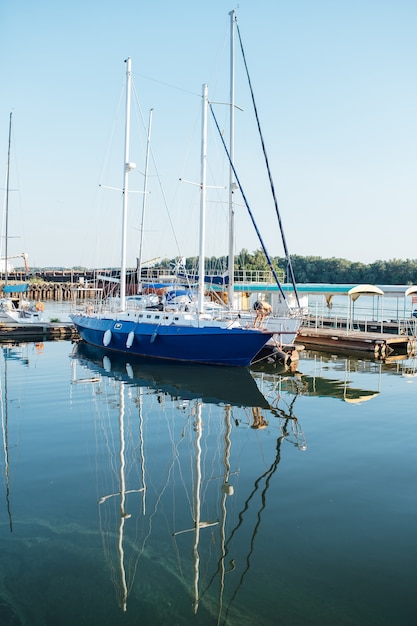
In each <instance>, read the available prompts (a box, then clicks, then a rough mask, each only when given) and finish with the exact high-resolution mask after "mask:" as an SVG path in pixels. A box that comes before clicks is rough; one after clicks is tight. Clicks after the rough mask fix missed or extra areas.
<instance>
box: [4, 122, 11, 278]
mask: <svg viewBox="0 0 417 626" xmlns="http://www.w3.org/2000/svg"><path fill="white" fill-rule="evenodd" d="M11 141H12V113H10V118H9V147H8V150H7V174H6V207H5V209H6V210H5V218H6V224H5V241H4V257H5V258H4V264H5V268H4V284H5V285H7V281H8V278H9V185H10V146H11Z"/></svg>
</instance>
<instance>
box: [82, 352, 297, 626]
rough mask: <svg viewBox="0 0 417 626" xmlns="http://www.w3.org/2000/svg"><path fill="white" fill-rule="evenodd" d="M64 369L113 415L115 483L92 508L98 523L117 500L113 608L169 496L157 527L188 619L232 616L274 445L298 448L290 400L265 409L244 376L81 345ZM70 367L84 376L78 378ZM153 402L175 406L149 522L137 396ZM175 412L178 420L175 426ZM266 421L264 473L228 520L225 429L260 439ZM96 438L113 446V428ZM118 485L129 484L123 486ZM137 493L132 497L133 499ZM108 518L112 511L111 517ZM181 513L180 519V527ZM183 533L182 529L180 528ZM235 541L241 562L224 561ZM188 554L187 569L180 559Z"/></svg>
mask: <svg viewBox="0 0 417 626" xmlns="http://www.w3.org/2000/svg"><path fill="white" fill-rule="evenodd" d="M73 365H74V371H73V383H74V384H81V383H84V384H85V383H90V384H92V385H95V387H96V391H95V393H96V394H99V395H100V396H105V395H106V394H107V397H106V401H105V404H104V406H105V408H106V410H108V407H109V406H112V407H113V406H114V407H115V408H116V407H117V408H118V412H119V415H118V425H119V428H118V435H119V436H118V441H117V445H118V453H116V451H112V453H111V455H110V459H111V467H112V469H113V471H114V472H115V473H116V474H117V485H118V489H116V490H115V488H114V486H113V485H112V488H111V490H110V491H111V493H108V494H107V495H105V496H101V497H100V498H99V505H100V507H101V508H100V519H101V520H102V518H103V513H102V507H103V505H105V504H108V503H109V501H110V500H113V499H118V501H119V504H118V508H117V516H118V517H119V519H118V522H117V523H116V519H113V523H114V528H115V530H114V531H113V533H111V529H110V528H109V525H108V523H107V524H106V526H107V530H108V531H110V536H112V535H113V538H114V539H116V538H115V537H114V534H115V532H116V529H117V533H116V534H117V541H115V542H114V543H115V545H117V558H115V559H114V563H110V560H109V566H110V567H111V569H112V577H113V579H114V582H115V584H116V587H117V596H118V600H119V605H120V607H121V609H122V610H123V611H126V610H127V604H128V595H129V592H130V590H131V588H132V585H133V584H134V575H135V574H136V573H137V571H138V570H140V567H138V565H139V560H140V556H141V555H143V554H144V552H145V545H146V543H148V542H149V541H151V537H150V532H151V527H152V525H153V524H154V523H155V521H156V519H155V516H156V515H157V513H158V512H160V510H162V509H164V508H165V505H164V496H165V495H167V494H170V498H171V502H172V506H173V510H172V521H171V520H170V521H169V522H168V520H167V523H168V526H169V525H170V524H172V528H173V530H172V532H171V533H170V535H171V537H172V540H173V547H174V553H175V555H176V559H177V561H178V569H177V571H176V572H174V575H175V576H176V577H180V580H181V582H182V585H183V587H184V590H185V591H186V593H187V594H190V595H191V596H192V602H193V607H194V612H195V614H196V613H197V612H198V610H199V608H200V605H201V604H204V611H205V612H208V613H210V614H213V613H215V612H216V611H217V619H218V621H219V622H221V621H222V620H223V619H227V617H228V614H229V612H230V611H232V614H233V602H234V599H235V597H236V596H237V594H238V591H239V589H240V588H241V586H242V584H243V581H244V579H245V576H246V574H247V572H248V570H249V568H250V561H251V557H252V554H253V552H254V549H255V537H256V535H257V533H258V531H259V528H260V526H261V520H262V514H263V512H264V510H265V508H266V501H267V491H268V487H269V484H270V481H271V479H272V476H273V474H274V473H275V471H276V470H277V467H278V465H279V462H280V459H281V444H282V441H283V440H284V439H285V438H289V437H290V435H293V437H294V443H295V444H296V445H297V446H298V447H299V448H300V449H301V450H305V449H306V444H305V439H304V435H303V433H302V431H301V428H300V426H299V424H298V421H297V419H296V417H295V416H294V415H293V405H294V402H295V399H296V396H294V398H293V399H292V401H291V404H290V406H289V409H288V412H286V411H285V410H284V409H282V408H280V407H273V406H271V405H270V404H269V401H268V400H267V399H266V398H265V396H264V395H263V394H262V393H261V392H260V391H259V388H258V386H257V384H256V381H255V378H254V376H253V375H252V374H251V372H250V371H249V370H247V369H244V368H221V369H220V368H215V367H204V366H193V365H184V366H182V365H178V364H175V365H174V364H169V365H164V364H160V363H154V362H152V361H149V360H143V359H136V360H135V359H134V360H129V361H127V360H126V358H124V357H120V355H116V354H115V353H109V352H106V351H105V350H101V349H98V348H95V347H92V346H89V345H88V344H85V343H83V342H81V343H80V344H78V345H77V346H76V347H75V349H74V353H73ZM77 366H78V371H77V369H76V368H77ZM80 366H82V368H81V369H82V370H84V372H83V371H81V372H80ZM85 370H87V371H88V376H86V375H85ZM126 393H127V394H128V395H129V397H130V400H131V401H132V400H133V406H135V407H136V410H133V411H132V408H130V409H129V413H130V415H129V419H131V418H132V417H133V420H134V422H133V424H132V423H130V424H127V420H126V417H127V416H126V401H125V400H126V399H125V394H126ZM155 393H156V394H157V398H158V403H159V406H160V408H161V410H163V411H166V410H167V408H168V405H170V407H169V408H170V411H172V409H173V408H174V407H175V409H176V417H175V418H174V419H173V421H172V422H170V425H169V428H170V441H171V445H172V450H171V456H172V458H171V459H170V460H169V462H168V463H167V471H166V473H165V482H164V483H163V485H162V489H161V492H160V494H159V495H158V496H157V499H156V501H154V504H153V506H152V509H151V513H150V515H148V516H147V515H146V506H145V500H146V497H145V494H146V493H147V492H148V490H147V487H146V484H147V483H152V484H155V476H151V475H150V471H151V470H150V468H149V464H148V463H147V452H146V450H147V445H146V435H145V434H144V430H145V429H146V428H145V429H144V403H143V400H144V395H145V396H146V395H147V396H149V394H151V395H152V394H155ZM131 406H132V402H131ZM219 407H221V412H222V413H223V417H222V418H221V419H219V415H218V408H219ZM236 407H241V408H243V410H244V413H243V414H241V413H239V415H238V416H234V415H233V409H234V408H236ZM213 409H215V410H216V413H217V414H215V413H214V411H213ZM178 413H179V415H180V416H181V422H180V423H179V422H178ZM271 418H272V419H274V420H275V421H276V422H277V424H279V425H278V428H279V432H280V434H279V437H278V439H277V444H276V450H275V457H274V459H273V461H272V463H271V464H270V466H269V467H268V468H267V469H266V471H264V472H262V474H261V475H259V476H258V477H257V478H256V479H255V481H254V486H253V487H252V489H251V491H250V493H249V495H248V497H247V498H246V499H245V500H243V499H242V495H240V497H239V498H238V502H240V503H241V504H240V510H239V504H237V506H238V509H236V505H235V506H234V507H233V508H234V509H235V515H234V517H231V516H229V518H228V510H227V509H228V502H229V500H230V499H231V498H232V497H234V494H235V487H236V485H237V484H238V481H239V474H240V469H239V467H240V463H241V461H239V463H236V459H235V458H234V456H233V455H232V429H233V428H235V429H240V430H241V429H244V428H246V429H247V428H248V427H249V428H250V429H251V430H252V431H257V430H260V431H262V430H263V429H265V428H266V427H267V426H268V421H269V420H270V419H271ZM147 419H152V418H149V417H148V418H147ZM127 432H128V433H129V444H130V445H131V446H132V450H131V451H129V444H128V441H127V437H126V435H127ZM135 433H136V442H135ZM102 434H103V435H104V437H105V440H106V447H107V448H109V449H110V445H109V442H110V441H112V442H113V441H114V434H115V429H114V424H113V425H112V434H111V435H109V434H108V433H105V431H104V426H103V427H102ZM128 456H130V462H132V461H133V465H134V467H132V465H131V463H130V464H129V463H128V462H127V457H128ZM163 456H164V457H165V458H164V460H165V461H168V456H167V455H166V451H165V452H164V455H163ZM117 462H118V468H117V472H116V465H117ZM232 464H233V466H232ZM148 473H149V476H148ZM128 477H129V479H130V481H131V484H128ZM138 494H142V495H141V498H139V497H138ZM130 503H133V508H134V509H135V511H136V513H135V514H132V512H131V508H130V507H131V506H132V505H131V504H130ZM148 510H149V509H148ZM115 511H116V509H115V510H114V511H113V515H115ZM187 511H188V512H189V516H190V517H189V521H188V526H187V519H186V513H187ZM236 513H237V516H236ZM115 516H116V515H115ZM117 516H116V517H117ZM107 522H108V521H107ZM189 522H191V525H190V524H189ZM245 522H246V524H247V523H248V522H249V523H250V524H251V525H252V530H251V532H250V537H248V538H246V534H247V529H246V528H245V532H244V533H243V537H245V539H242V538H240V537H239V533H240V530H241V529H242V528H243V525H244V523H245ZM128 524H131V525H132V527H135V533H136V534H135V537H134V538H130V539H128V537H127V533H128V530H129V529H128V527H127V525H128ZM184 524H185V527H184V528H182V526H183V525H184ZM103 533H104V528H103ZM190 535H191V536H192V540H191V541H190V540H189V537H190ZM245 541H246V542H247V554H246V556H245V558H244V559H242V558H241V557H240V558H238V557H237V554H234V552H235V549H234V547H233V546H234V543H235V542H238V543H239V546H240V547H239V554H240V553H241V551H242V547H243V545H244V542H245ZM103 544H104V545H105V547H106V550H107V552H108V554H110V552H111V550H110V549H109V542H108V539H107V538H106V539H103ZM126 544H129V548H130V550H131V552H132V557H131V559H132V562H133V567H130V570H131V572H130V575H131V576H132V579H131V581H129V580H128V578H129V576H128V573H127V571H126V548H125V546H126ZM190 554H192V561H190V559H189V556H190ZM117 569H118V570H119V575H118V576H117V574H116V572H117ZM202 572H204V577H202ZM231 572H233V581H232V580H231V581H230V582H233V584H234V589H233V591H232V592H231V594H230V593H229V595H228V597H227V602H226V604H224V596H225V591H226V580H227V577H226V574H227V573H229V574H230V573H231ZM228 578H232V577H230V576H229V577H228ZM216 586H217V588H218V592H217V594H216V595H217V598H218V600H217V603H218V606H217V609H216V606H215V604H216V602H215V598H214V597H213V595H212V589H213V588H214V587H216ZM235 617H237V614H236V615H235Z"/></svg>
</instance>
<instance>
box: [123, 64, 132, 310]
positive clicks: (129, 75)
mask: <svg viewBox="0 0 417 626" xmlns="http://www.w3.org/2000/svg"><path fill="white" fill-rule="evenodd" d="M125 63H126V128H125V158H124V172H123V216H122V261H121V264H120V310H121V311H124V310H125V309H126V244H127V199H128V198H127V197H128V192H129V185H128V180H129V172H131V171H132V170H133V169H135V167H136V165H135V163H130V162H129V148H130V90H131V82H132V72H131V59H130V57H129V58H127V59H126V61H125Z"/></svg>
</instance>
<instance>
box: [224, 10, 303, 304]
mask: <svg viewBox="0 0 417 626" xmlns="http://www.w3.org/2000/svg"><path fill="white" fill-rule="evenodd" d="M235 22H236V29H237V34H238V36H239V43H240V49H241V52H242V58H243V62H244V65H245V70H246V76H247V79H248V84H249V89H250V93H251V98H252V104H253V109H254V111H255V117H256V122H257V125H258V131H259V137H260V139H261V144H262V151H263V153H264V158H265V164H266V169H267V171H268V177H269V183H270V185H271V192H272V197H273V198H274V205H275V212H276V214H277V218H278V224H279V228H280V231H281V238H282V244H283V246H284V251H285V258H286V259H287V270H288V272H289V274H290V278H291V282H292V285H293V287H294V293H295V297H296V299H297V304H298V306H300V301H299V298H298V292H297V287H296V284H295V277H294V272H293V268H292V263H291V257H290V255H289V252H288V248H287V242H286V240H285V235H284V228H283V226H282V221H281V215H280V212H279V208H278V201H277V198H276V194H275V185H274V181H273V180H272V174H271V169H270V167H269V160H268V155H267V153H266V147H265V142H264V138H263V135H262V130H261V124H260V121H259V116H258V109H257V107H256V102H255V96H254V93H253V89H252V82H251V79H250V76H249V70H248V66H247V63H246V57H245V52H244V50H243V44H242V38H241V36H240V30H239V26H238V23H237V20H236V18H235Z"/></svg>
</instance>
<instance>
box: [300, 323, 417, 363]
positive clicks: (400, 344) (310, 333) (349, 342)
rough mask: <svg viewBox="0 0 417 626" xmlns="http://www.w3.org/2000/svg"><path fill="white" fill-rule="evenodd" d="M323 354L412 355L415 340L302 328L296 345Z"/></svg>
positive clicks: (373, 333)
mask: <svg viewBox="0 0 417 626" xmlns="http://www.w3.org/2000/svg"><path fill="white" fill-rule="evenodd" d="M298 342H300V343H303V344H304V345H305V347H306V348H314V349H316V350H321V351H324V352H329V351H330V352H333V351H334V352H371V353H373V354H374V355H375V356H377V357H385V356H389V355H390V354H393V353H396V354H414V353H415V350H416V339H415V337H412V336H409V335H393V334H390V333H377V332H365V331H360V330H346V329H341V328H313V327H307V326H302V327H301V329H300V331H299V333H298V336H297V343H298Z"/></svg>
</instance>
